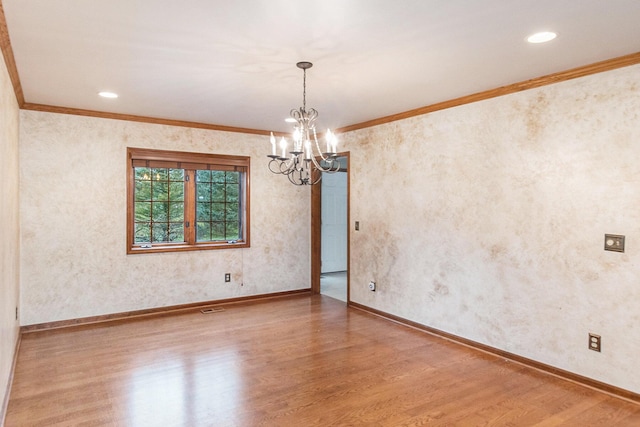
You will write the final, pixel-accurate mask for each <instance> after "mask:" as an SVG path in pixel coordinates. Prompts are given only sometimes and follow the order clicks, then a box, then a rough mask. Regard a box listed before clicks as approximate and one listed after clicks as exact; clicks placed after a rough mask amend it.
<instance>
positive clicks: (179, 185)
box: [169, 181, 184, 201]
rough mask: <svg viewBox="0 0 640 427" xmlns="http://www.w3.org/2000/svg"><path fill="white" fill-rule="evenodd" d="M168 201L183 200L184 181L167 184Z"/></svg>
mask: <svg viewBox="0 0 640 427" xmlns="http://www.w3.org/2000/svg"><path fill="white" fill-rule="evenodd" d="M169 200H171V201H182V200H184V181H180V182H171V183H169Z"/></svg>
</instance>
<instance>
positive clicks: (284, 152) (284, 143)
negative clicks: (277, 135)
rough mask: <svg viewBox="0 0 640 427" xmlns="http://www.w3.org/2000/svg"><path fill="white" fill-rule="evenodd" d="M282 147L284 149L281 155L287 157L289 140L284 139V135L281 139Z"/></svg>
mask: <svg viewBox="0 0 640 427" xmlns="http://www.w3.org/2000/svg"><path fill="white" fill-rule="evenodd" d="M280 148H281V149H282V156H281V157H282V158H283V159H284V158H285V157H287V140H286V139H284V136H283V137H282V139H281V140H280Z"/></svg>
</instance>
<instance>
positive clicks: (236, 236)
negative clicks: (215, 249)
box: [227, 222, 240, 240]
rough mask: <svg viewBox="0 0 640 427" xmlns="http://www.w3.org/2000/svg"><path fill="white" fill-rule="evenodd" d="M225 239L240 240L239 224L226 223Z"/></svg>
mask: <svg viewBox="0 0 640 427" xmlns="http://www.w3.org/2000/svg"><path fill="white" fill-rule="evenodd" d="M227 240H240V225H239V224H238V223H237V222H231V223H228V224H227Z"/></svg>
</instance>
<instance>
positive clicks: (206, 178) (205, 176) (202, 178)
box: [196, 170, 211, 182]
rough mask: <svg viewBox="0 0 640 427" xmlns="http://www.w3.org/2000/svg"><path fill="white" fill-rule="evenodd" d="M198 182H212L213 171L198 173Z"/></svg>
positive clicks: (200, 171)
mask: <svg viewBox="0 0 640 427" xmlns="http://www.w3.org/2000/svg"><path fill="white" fill-rule="evenodd" d="M196 181H198V182H211V171H205V170H199V171H196Z"/></svg>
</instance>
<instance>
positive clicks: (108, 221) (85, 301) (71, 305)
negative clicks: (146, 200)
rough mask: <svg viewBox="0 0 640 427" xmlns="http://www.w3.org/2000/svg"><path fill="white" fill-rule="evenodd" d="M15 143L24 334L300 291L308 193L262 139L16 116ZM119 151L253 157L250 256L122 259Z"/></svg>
mask: <svg viewBox="0 0 640 427" xmlns="http://www.w3.org/2000/svg"><path fill="white" fill-rule="evenodd" d="M20 144H21V150H20V159H21V166H20V171H21V191H22V195H21V204H20V205H21V221H22V241H21V244H22V262H21V283H22V294H21V301H22V318H21V322H22V324H23V325H29V324H36V323H42V322H49V321H56V320H64V319H73V318H80V317H86V316H93V315H100V314H106V313H117V312H125V311H131V310H139V309H145V308H152V307H163V306H170V305H176V304H185V303H194V302H200V301H209V300H217V299H223V298H231V297H238V296H245V295H255V294H265V293H272V292H278V291H287V290H293V289H301V288H308V287H309V274H310V265H309V247H310V243H309V219H308V218H309V215H310V211H309V197H310V196H309V192H308V188H307V189H305V188H298V187H294V186H292V185H291V184H289V183H288V181H287V180H286V179H285V178H283V177H281V176H276V175H273V174H271V173H270V172H269V171H268V170H267V164H266V163H267V160H268V159H267V157H266V155H267V154H268V150H269V142H268V137H262V136H256V135H245V134H238V133H229V132H216V131H207V130H200V129H190V128H182V127H171V126H161V125H152V124H144V123H133V122H125V121H119V120H107V119H99V118H90V117H79V116H70V115H60V114H51V113H40V112H32V111H22V112H21V131H20ZM127 146H131V147H141V148H156V149H169V150H179V151H192V152H211V153H219V154H238V155H249V156H251V248H248V249H230V250H214V251H194V252H182V253H170V254H167V253H164V254H137V255H126V228H125V225H126V195H125V191H126V172H125V171H126V147H127ZM227 272H229V273H231V274H232V283H224V274H225V273H227ZM241 285H242V286H241Z"/></svg>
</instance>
